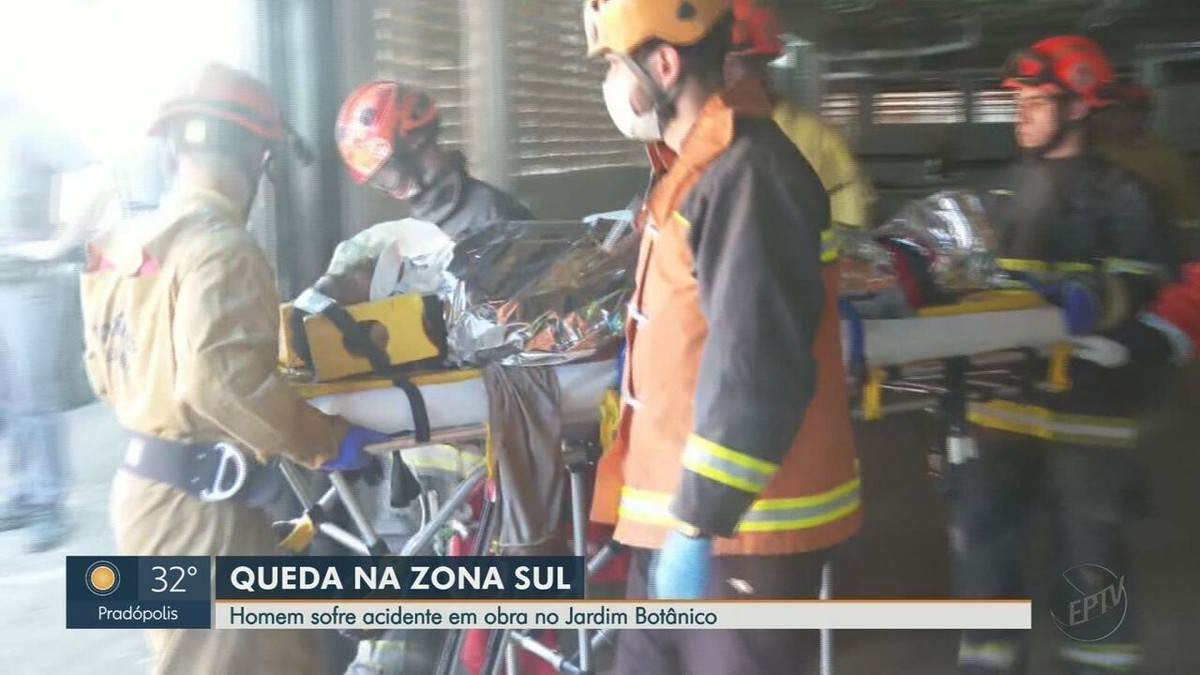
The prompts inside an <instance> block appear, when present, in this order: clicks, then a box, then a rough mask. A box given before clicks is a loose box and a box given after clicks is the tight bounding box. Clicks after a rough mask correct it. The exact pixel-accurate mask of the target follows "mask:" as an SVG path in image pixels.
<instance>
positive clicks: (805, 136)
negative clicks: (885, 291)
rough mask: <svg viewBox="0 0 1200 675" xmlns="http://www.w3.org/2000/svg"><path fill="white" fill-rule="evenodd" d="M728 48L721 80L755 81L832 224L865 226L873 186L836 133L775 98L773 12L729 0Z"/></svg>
mask: <svg viewBox="0 0 1200 675" xmlns="http://www.w3.org/2000/svg"><path fill="white" fill-rule="evenodd" d="M733 14H734V24H733V50H732V51H731V52H730V54H729V59H728V60H727V61H726V63H725V78H726V82H727V83H728V84H729V85H731V86H734V85H736V83H738V82H740V81H741V80H743V79H746V78H752V79H754V80H755V81H757V82H758V83H759V84H760V85H761V86H762V87H763V88H765V89H766V91H767V94H768V95H769V96H770V97H771V101H772V104H773V105H774V118H775V123H776V124H778V125H779V128H780V129H783V133H785V134H787V136H788V138H790V139H792V142H793V143H795V144H796V147H798V148H800V152H801V154H803V155H804V158H805V159H807V160H808V163H809V164H811V165H812V167H813V169H815V170H816V172H817V176H818V177H819V178H820V179H821V184H822V185H824V186H825V191H826V192H828V193H829V210H830V213H831V215H832V217H833V223H834V225H841V226H848V227H870V226H871V207H872V205H873V204H874V202H875V190H874V188H873V187H872V186H871V179H870V178H869V177H868V176H867V175H866V174H865V173H863V171H862V169H861V168H860V167H859V165H858V162H857V161H856V160H855V159H854V153H853V152H852V151H851V150H850V144H849V143H847V142H846V139H845V137H844V136H843V135H842V133H841V131H839V130H838V128H837V127H835V126H833V125H832V124H828V123H826V122H825V121H823V120H822V119H821V118H820V117H819V116H817V115H816V114H815V113H813V112H811V111H809V110H806V109H805V108H803V107H801V106H799V105H797V104H795V103H793V102H792V101H788V100H785V99H783V98H782V97H780V95H779V93H778V92H777V91H776V90H775V88H774V86H773V82H772V79H771V73H770V63H771V62H772V61H774V60H775V59H778V58H779V57H780V56H782V55H783V41H782V40H781V39H780V35H779V20H778V18H777V17H776V15H775V10H773V9H771V8H769V7H765V6H762V5H759V4H758V3H757V2H756V1H755V0H734V3H733Z"/></svg>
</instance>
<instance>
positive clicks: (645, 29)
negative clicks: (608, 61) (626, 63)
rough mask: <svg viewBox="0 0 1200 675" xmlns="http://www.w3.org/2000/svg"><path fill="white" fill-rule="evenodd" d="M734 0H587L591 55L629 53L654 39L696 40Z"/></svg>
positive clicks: (585, 10) (586, 26) (585, 21)
mask: <svg viewBox="0 0 1200 675" xmlns="http://www.w3.org/2000/svg"><path fill="white" fill-rule="evenodd" d="M732 4H733V0H584V3H583V25H584V31H585V32H586V33H587V44H588V55H589V56H600V55H601V54H604V53H605V52H615V53H617V54H630V53H632V52H633V51H634V50H636V49H637V48H638V47H641V46H642V45H644V44H646V43H647V42H649V41H651V40H662V41H663V42H666V43H667V44H670V45H675V46H677V47H689V46H691V45H694V44H696V43H697V42H699V41H700V40H701V39H703V38H704V36H706V35H708V34H709V32H710V31H712V29H713V27H714V26H715V25H716V24H717V23H718V22H719V21H720V20H721V19H723V18H725V16H726V15H727V14H728V13H729V11H730V8H731V6H732Z"/></svg>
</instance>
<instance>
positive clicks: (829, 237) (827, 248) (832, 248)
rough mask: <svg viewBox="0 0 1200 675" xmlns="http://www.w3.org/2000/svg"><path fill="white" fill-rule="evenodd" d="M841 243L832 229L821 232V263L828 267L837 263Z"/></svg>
mask: <svg viewBox="0 0 1200 675" xmlns="http://www.w3.org/2000/svg"><path fill="white" fill-rule="evenodd" d="M841 248H842V242H841V238H839V237H838V234H837V232H836V231H834V230H833V229H832V228H829V229H825V230H821V263H822V264H824V265H828V264H829V263H832V262H837V259H838V257H840V255H841Z"/></svg>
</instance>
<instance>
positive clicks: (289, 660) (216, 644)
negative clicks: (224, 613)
mask: <svg viewBox="0 0 1200 675" xmlns="http://www.w3.org/2000/svg"><path fill="white" fill-rule="evenodd" d="M111 518H112V526H113V531H114V532H115V533H116V539H117V552H118V553H119V554H120V555H175V556H184V555H203V556H218V555H244V556H256V555H277V554H278V552H279V551H278V548H277V547H276V545H275V544H276V539H275V536H274V535H273V534H272V532H271V528H270V523H268V522H267V517H266V514H265V513H264V512H263V511H260V510H258V509H254V508H251V507H249V506H246V505H244V504H241V503H238V502H236V501H233V500H229V501H224V502H217V503H206V502H202V501H200V500H199V499H196V498H194V497H191V496H190V495H187V494H186V493H184V492H182V491H180V490H178V489H176V488H174V487H171V486H169V485H164V484H162V483H155V482H153V481H149V480H146V479H145V478H142V477H140V476H134V475H132V474H130V473H127V472H125V471H124V470H122V471H119V472H118V473H117V476H116V478H115V479H114V480H113V488H112V515H111ZM148 635H149V639H150V646H151V648H152V649H153V650H154V666H153V668H152V669H151V671H150V672H151V673H153V675H218V674H220V675H274V674H275V673H280V674H282V673H287V675H320V673H321V653H320V641H319V640H316V639H314V637H315V636H314V634H313V633H312V632H310V631H301V630H151V631H148Z"/></svg>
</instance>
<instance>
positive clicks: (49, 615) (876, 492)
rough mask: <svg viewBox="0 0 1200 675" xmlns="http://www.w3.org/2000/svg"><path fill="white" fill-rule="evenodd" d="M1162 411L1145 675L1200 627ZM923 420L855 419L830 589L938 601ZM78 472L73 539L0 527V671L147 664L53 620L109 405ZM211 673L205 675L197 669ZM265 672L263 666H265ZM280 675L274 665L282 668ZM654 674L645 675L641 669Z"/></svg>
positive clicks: (89, 412)
mask: <svg viewBox="0 0 1200 675" xmlns="http://www.w3.org/2000/svg"><path fill="white" fill-rule="evenodd" d="M1198 390H1200V377H1195V376H1192V377H1189V378H1188V379H1187V380H1186V381H1181V383H1180V384H1179V386H1178V387H1176V391H1175V393H1174V395H1175V397H1176V400H1177V401H1178V405H1177V406H1176V407H1177V408H1183V407H1184V406H1185V403H1184V402H1185V401H1188V400H1190V401H1194V400H1196V394H1197V393H1200V391H1198ZM1194 410H1195V407H1194V404H1192V414H1180V412H1178V411H1173V412H1172V411H1168V412H1165V413H1164V414H1163V415H1161V416H1160V417H1161V418H1162V419H1161V424H1159V425H1158V426H1157V428H1156V430H1155V432H1154V435H1153V438H1151V439H1149V442H1148V443H1147V444H1146V447H1145V448H1144V449H1143V450H1142V451H1141V452H1143V453H1144V454H1145V456H1146V457H1147V460H1148V461H1149V463H1150V465H1151V466H1152V467H1153V479H1154V488H1155V490H1156V498H1157V501H1158V505H1159V515H1158V516H1157V517H1156V518H1155V519H1153V520H1147V521H1143V522H1139V523H1137V524H1136V525H1135V526H1134V527H1133V532H1132V536H1133V539H1134V542H1135V544H1136V551H1137V559H1136V573H1137V574H1138V575H1139V576H1140V578H1141V587H1140V589H1139V590H1138V591H1137V595H1136V597H1131V602H1134V603H1136V604H1137V607H1138V609H1139V610H1140V611H1141V612H1142V616H1141V628H1142V631H1143V634H1144V635H1145V645H1146V657H1147V666H1146V670H1145V672H1146V673H1152V674H1154V675H1191V674H1193V673H1200V653H1197V652H1196V651H1195V650H1192V649H1191V648H1190V647H1191V645H1190V644H1189V643H1188V638H1191V639H1195V636H1197V635H1200V581H1198V579H1197V577H1198V571H1200V543H1198V542H1200V537H1197V536H1196V535H1197V533H1200V508H1197V506H1196V504H1195V501H1194V496H1195V495H1196V494H1197V489H1196V483H1197V480H1196V479H1197V476H1198V475H1200V453H1198V452H1197V445H1198V443H1197V442H1196V440H1195V439H1196V438H1197V437H1198V436H1200V415H1195V414H1194ZM924 429H925V425H924V424H923V422H922V419H921V418H920V417H906V418H897V419H892V420H887V421H884V422H879V423H875V424H872V425H867V426H864V427H862V428H861V430H860V431H861V434H860V446H861V453H862V461H863V477H864V490H865V500H866V507H867V514H868V516H867V523H866V527H865V530H864V532H863V533H862V535H861V536H860V537H858V538H857V539H856V540H854V541H853V542H851V543H850V544H848V545H847V546H846V547H845V548H844V550H842V551H841V553H840V556H839V560H838V564H837V568H836V577H837V578H836V586H837V595H838V596H839V597H881V598H889V597H896V598H903V597H917V598H937V597H945V596H946V594H947V588H948V583H947V563H946V554H945V551H946V538H945V534H944V527H943V523H944V518H945V513H944V506H943V504H942V503H941V501H940V499H939V498H938V496H937V495H936V494H935V493H934V492H933V490H932V489H931V488H930V485H929V481H928V479H927V478H926V476H925V468H924V449H925V446H926V440H925V439H926V438H928V434H927V433H926V431H924ZM70 435H71V454H72V459H73V461H74V466H75V473H76V482H75V489H74V491H73V492H72V496H71V501H70V508H71V517H72V521H73V528H74V529H73V536H72V538H71V540H70V542H69V543H68V544H67V545H66V546H65V547H64V548H62V549H59V550H56V551H52V552H49V553H43V554H39V555H28V554H25V553H23V552H22V550H21V545H22V539H21V535H20V534H19V533H8V534H0V591H2V592H3V593H4V595H5V599H6V602H4V603H0V628H2V629H3V630H0V673H4V674H5V675H109V674H114V675H115V674H125V673H139V672H146V671H147V668H148V665H149V664H148V657H147V650H146V647H145V644H144V643H143V641H142V638H141V636H140V635H139V634H137V633H135V632H132V631H72V632H67V631H66V630H65V629H64V628H63V626H64V616H63V607H64V595H63V570H64V556H65V555H72V554H80V555H82V554H105V553H111V552H112V550H113V549H112V535H111V532H110V528H109V525H108V501H107V490H108V482H109V480H110V479H111V477H112V473H113V471H114V469H115V467H116V465H117V461H118V457H119V452H118V448H119V445H120V444H119V437H120V434H119V430H118V429H117V426H116V424H115V422H114V420H113V419H112V417H111V415H110V414H109V413H108V412H107V411H106V410H104V409H103V408H101V407H98V406H92V407H88V408H83V409H80V410H77V411H74V412H72V413H71V414H70ZM1043 614H1046V615H1048V611H1046V610H1044V609H1042V608H1039V607H1037V606H1036V605H1035V621H1036V622H1038V623H1039V624H1041V625H1040V626H1039V627H1038V630H1037V635H1038V645H1039V647H1038V650H1037V652H1038V661H1037V662H1036V663H1035V667H1034V670H1033V673H1034V675H1042V674H1050V673H1055V672H1057V671H1056V669H1055V668H1056V667H1055V666H1054V665H1053V662H1052V659H1051V658H1050V656H1051V650H1052V649H1053V646H1054V642H1053V639H1052V638H1053V637H1054V628H1053V627H1049V626H1047V625H1046V624H1047V623H1048V622H1047V619H1048V616H1043ZM957 642H958V636H957V635H956V634H954V633H950V632H918V631H911V632H910V631H905V632H900V631H896V632H889V633H881V632H850V631H843V632H840V633H838V634H837V635H836V641H835V646H836V650H837V659H836V673H837V675H952V674H953V673H954V672H955V669H954V660H955V651H956V646H957ZM198 675H209V674H198ZM264 675H273V674H264ZM280 675H282V674H280ZM648 675H652V674H648Z"/></svg>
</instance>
